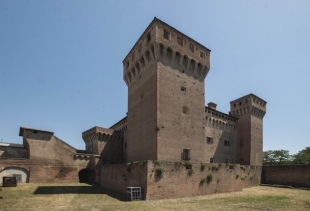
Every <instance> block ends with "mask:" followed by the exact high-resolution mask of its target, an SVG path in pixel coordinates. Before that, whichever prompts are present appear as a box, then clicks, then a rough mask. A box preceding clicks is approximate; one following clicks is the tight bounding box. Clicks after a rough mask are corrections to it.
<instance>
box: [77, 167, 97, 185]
mask: <svg viewBox="0 0 310 211" xmlns="http://www.w3.org/2000/svg"><path fill="white" fill-rule="evenodd" d="M95 178H96V172H95V171H94V170H92V169H82V170H81V171H79V182H80V183H94V182H95Z"/></svg>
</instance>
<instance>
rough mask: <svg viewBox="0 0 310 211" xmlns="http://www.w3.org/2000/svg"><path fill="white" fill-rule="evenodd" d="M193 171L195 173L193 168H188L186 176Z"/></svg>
mask: <svg viewBox="0 0 310 211" xmlns="http://www.w3.org/2000/svg"><path fill="white" fill-rule="evenodd" d="M194 173H195V172H194V170H193V169H188V170H187V174H188V176H191V175H192V174H194Z"/></svg>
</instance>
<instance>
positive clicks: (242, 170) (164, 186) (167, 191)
mask: <svg viewBox="0 0 310 211" xmlns="http://www.w3.org/2000/svg"><path fill="white" fill-rule="evenodd" d="M186 168H187V167H186V165H185V163H181V162H177V163H174V162H166V161H156V162H153V161H146V162H142V161H141V162H140V163H130V165H129V164H110V165H104V166H103V167H102V171H101V186H103V187H105V188H107V189H110V190H113V191H117V192H120V193H124V194H125V193H126V188H127V187H130V186H137V187H141V188H142V193H143V196H144V199H166V198H178V197H189V196H198V195H206V194H212V193H223V192H232V191H241V190H242V188H244V187H251V186H256V185H258V184H259V183H260V178H261V167H256V166H240V165H239V164H227V165H226V164H204V169H202V168H201V164H192V170H193V173H192V174H190V170H189V169H186ZM157 169H162V170H163V173H162V175H160V176H159V175H156V172H157ZM208 175H212V180H211V181H209V182H207V176H208ZM202 181H203V182H202Z"/></svg>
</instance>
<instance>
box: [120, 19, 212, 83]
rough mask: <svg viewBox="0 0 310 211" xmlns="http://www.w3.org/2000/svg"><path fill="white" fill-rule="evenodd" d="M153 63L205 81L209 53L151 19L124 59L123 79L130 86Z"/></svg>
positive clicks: (174, 30) (173, 29)
mask: <svg viewBox="0 0 310 211" xmlns="http://www.w3.org/2000/svg"><path fill="white" fill-rule="evenodd" d="M153 62H161V63H162V64H164V65H167V66H170V67H171V68H173V69H177V70H179V71H180V72H181V73H185V74H187V75H188V76H191V77H193V78H197V79H198V80H201V81H202V80H204V78H205V77H206V75H207V74H208V72H209V70H210V50H209V49H208V48H206V47H204V46H203V45H201V44H200V43H198V42H196V41H195V40H193V39H191V38H190V37H188V36H186V35H185V34H183V33H181V32H180V31H178V30H176V29H175V28H173V27H171V26H169V25H168V24H166V23H164V22H162V21H160V20H158V19H157V18H154V20H153V21H152V23H151V24H150V25H149V26H148V27H147V29H146V30H145V31H144V33H143V34H142V35H141V37H140V38H139V40H138V41H137V42H136V44H135V45H134V46H133V48H132V49H131V51H130V52H129V53H128V55H127V56H126V57H125V59H124V60H123V69H124V71H123V78H124V80H125V82H126V84H127V85H130V84H131V83H132V82H133V81H135V80H136V79H137V78H140V77H141V75H143V72H144V71H145V70H146V69H147V67H148V66H149V65H151V64H152V63H153Z"/></svg>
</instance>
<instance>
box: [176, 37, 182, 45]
mask: <svg viewBox="0 0 310 211" xmlns="http://www.w3.org/2000/svg"><path fill="white" fill-rule="evenodd" d="M177 43H178V44H179V45H180V46H183V40H182V38H181V37H177Z"/></svg>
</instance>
